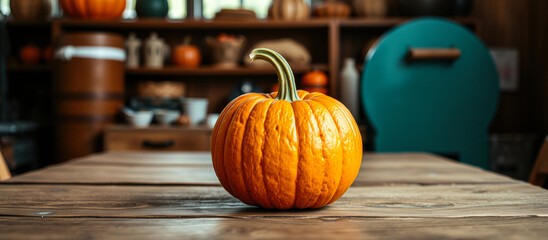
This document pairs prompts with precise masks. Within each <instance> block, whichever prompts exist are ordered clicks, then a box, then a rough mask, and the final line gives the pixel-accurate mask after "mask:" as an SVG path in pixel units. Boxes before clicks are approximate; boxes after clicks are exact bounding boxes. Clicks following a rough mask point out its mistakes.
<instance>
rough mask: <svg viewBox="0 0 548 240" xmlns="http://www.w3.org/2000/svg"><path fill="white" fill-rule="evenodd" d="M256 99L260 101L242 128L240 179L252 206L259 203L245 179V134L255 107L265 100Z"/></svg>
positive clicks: (252, 107) (256, 103)
mask: <svg viewBox="0 0 548 240" xmlns="http://www.w3.org/2000/svg"><path fill="white" fill-rule="evenodd" d="M254 99H259V100H258V101H257V102H255V103H253V106H251V110H249V113H248V115H247V116H246V117H245V118H244V119H245V122H244V124H243V126H242V129H243V130H242V131H243V133H242V137H241V139H242V141H240V170H241V171H242V174H240V177H241V179H242V186H243V187H244V192H245V194H246V195H247V197H248V198H249V199H250V200H251V204H250V205H257V201H255V199H253V197H252V196H251V194H249V192H248V191H249V190H248V189H249V186H247V182H246V181H245V177H244V174H245V171H244V157H243V156H244V154H245V152H244V140H243V139H244V137H245V133H246V132H247V126H248V125H247V123H248V122H249V116H251V113H253V111H254V110H255V109H256V108H255V107H256V106H257V105H258V104H259V102H262V101H264V100H265V99H262V100H261V99H260V97H257V98H254ZM240 106H244V104H242V105H240Z"/></svg>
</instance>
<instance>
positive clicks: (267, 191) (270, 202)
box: [259, 99, 276, 208]
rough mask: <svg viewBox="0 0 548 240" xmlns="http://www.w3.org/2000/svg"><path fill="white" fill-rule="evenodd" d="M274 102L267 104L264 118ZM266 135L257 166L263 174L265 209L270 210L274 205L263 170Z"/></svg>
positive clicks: (264, 124)
mask: <svg viewBox="0 0 548 240" xmlns="http://www.w3.org/2000/svg"><path fill="white" fill-rule="evenodd" d="M267 100H270V99H267ZM275 101H276V100H274V101H271V102H270V104H268V107H267V109H266V111H265V116H268V111H270V107H271V106H272V104H273V103H274V102H275ZM265 128H266V117H265V119H264V121H263V131H265ZM266 136H267V135H266V134H264V136H263V139H262V144H261V159H260V163H259V165H260V166H261V172H262V173H263V176H262V180H263V185H264V188H265V192H266V198H265V199H266V201H267V202H268V205H267V206H266V207H270V208H272V207H273V206H274V205H273V204H272V200H270V195H271V193H270V189H268V187H267V186H268V185H267V184H266V177H265V170H264V163H265V161H264V148H265V146H266V144H265V143H266Z"/></svg>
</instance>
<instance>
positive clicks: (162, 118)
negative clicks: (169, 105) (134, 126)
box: [154, 110, 181, 126]
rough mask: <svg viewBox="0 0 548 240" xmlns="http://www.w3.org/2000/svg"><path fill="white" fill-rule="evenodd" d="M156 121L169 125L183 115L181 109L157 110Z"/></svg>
mask: <svg viewBox="0 0 548 240" xmlns="http://www.w3.org/2000/svg"><path fill="white" fill-rule="evenodd" d="M154 114H155V116H156V121H158V123H160V125H162V126H169V125H170V124H172V123H173V122H174V121H175V120H177V118H178V117H179V116H180V115H181V113H180V112H179V111H174V110H157V111H156V112H155V113H154Z"/></svg>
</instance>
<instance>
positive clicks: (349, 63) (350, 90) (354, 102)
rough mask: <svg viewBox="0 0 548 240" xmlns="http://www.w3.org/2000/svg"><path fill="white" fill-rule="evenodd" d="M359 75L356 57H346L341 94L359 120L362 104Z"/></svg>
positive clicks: (342, 100)
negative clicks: (360, 104) (359, 99)
mask: <svg viewBox="0 0 548 240" xmlns="http://www.w3.org/2000/svg"><path fill="white" fill-rule="evenodd" d="M359 77H360V76H359V73H358V70H356V62H355V61H354V59H353V58H347V59H345V61H344V65H343V68H342V70H341V88H340V93H339V96H340V99H341V102H342V103H343V104H344V105H345V106H346V108H348V110H350V113H352V115H353V116H354V119H356V120H358V117H359V116H360V106H359V102H358V98H359V94H358V91H359V82H358V81H359Z"/></svg>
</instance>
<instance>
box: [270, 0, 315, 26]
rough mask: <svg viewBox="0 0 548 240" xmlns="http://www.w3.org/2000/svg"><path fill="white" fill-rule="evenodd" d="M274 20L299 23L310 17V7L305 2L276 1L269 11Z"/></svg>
mask: <svg viewBox="0 0 548 240" xmlns="http://www.w3.org/2000/svg"><path fill="white" fill-rule="evenodd" d="M268 17H269V18H270V19H273V20H286V21H296V20H297V21H298V20H306V19H308V18H309V17H310V7H309V6H308V5H307V4H306V3H305V2H304V1H303V0H274V1H272V4H271V5H270V8H269V9H268Z"/></svg>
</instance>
